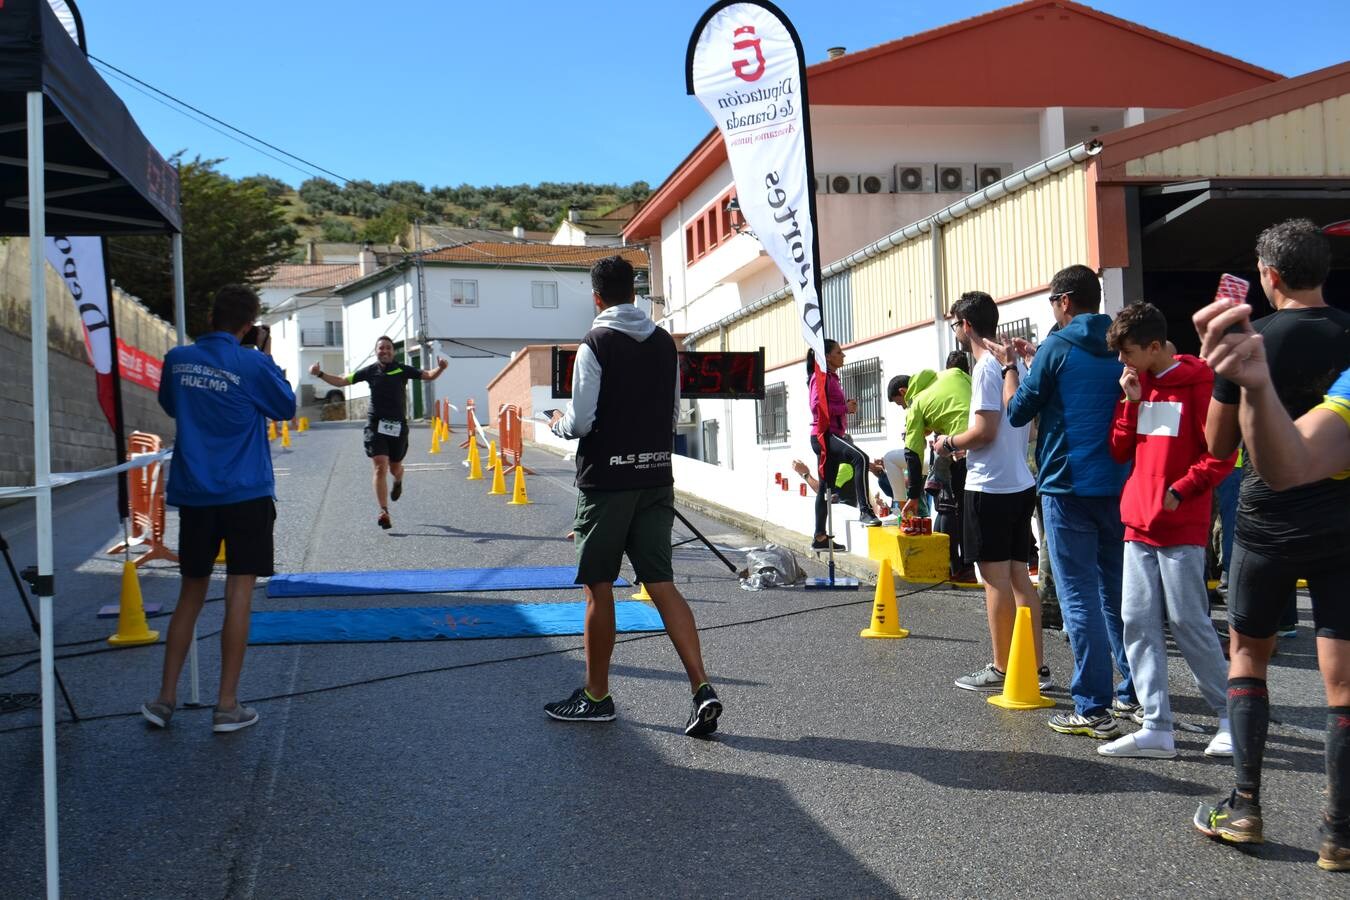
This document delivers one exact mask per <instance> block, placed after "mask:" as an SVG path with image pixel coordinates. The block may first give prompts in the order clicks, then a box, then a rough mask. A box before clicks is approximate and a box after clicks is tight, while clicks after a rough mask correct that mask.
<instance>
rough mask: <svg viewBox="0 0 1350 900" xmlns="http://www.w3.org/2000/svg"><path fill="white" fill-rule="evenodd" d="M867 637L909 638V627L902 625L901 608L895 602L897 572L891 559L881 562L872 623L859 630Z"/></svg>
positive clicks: (873, 603) (860, 634) (862, 635)
mask: <svg viewBox="0 0 1350 900" xmlns="http://www.w3.org/2000/svg"><path fill="white" fill-rule="evenodd" d="M858 637H865V638H907V637H909V629H907V628H901V627H900V610H899V609H897V607H896V603H895V573H893V572H892V571H891V564H890V561H889V560H883V561H882V563H881V574H880V575H879V576H877V592H876V597H875V599H874V600H873V601H872V624H871V625H869V626H868V627H867V628H864V629H863V630H862V631H860V632H858Z"/></svg>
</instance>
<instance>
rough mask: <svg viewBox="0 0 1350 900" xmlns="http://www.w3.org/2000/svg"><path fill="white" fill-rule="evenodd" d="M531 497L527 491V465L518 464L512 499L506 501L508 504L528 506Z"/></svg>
mask: <svg viewBox="0 0 1350 900" xmlns="http://www.w3.org/2000/svg"><path fill="white" fill-rule="evenodd" d="M529 502H530V498H529V496H528V495H526V493H525V467H524V466H516V481H515V484H513V485H512V491H511V499H510V500H508V501H506V503H507V505H508V506H526V505H528V504H529Z"/></svg>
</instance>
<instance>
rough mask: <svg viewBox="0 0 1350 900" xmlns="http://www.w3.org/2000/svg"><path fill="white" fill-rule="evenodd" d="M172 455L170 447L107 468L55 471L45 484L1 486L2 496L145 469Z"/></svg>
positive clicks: (34, 492) (29, 493) (27, 494)
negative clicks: (82, 470)
mask: <svg viewBox="0 0 1350 900" xmlns="http://www.w3.org/2000/svg"><path fill="white" fill-rule="evenodd" d="M171 456H173V448H172V447H169V448H167V449H165V450H160V451H159V452H158V453H137V454H135V455H134V456H133V457H132V459H131V460H130V461H128V462H124V463H122V464H121V465H117V466H109V467H108V468H106V469H91V470H89V471H87V472H53V473H52V476H51V479H50V480H49V481H48V482H47V483H46V484H45V485H43V484H35V485H28V486H25V487H7V488H0V498H7V497H36V496H37V495H38V493H39V492H40V491H43V490H46V489H47V488H55V487H64V486H65V485H68V484H76V483H77V482H81V481H89V480H90V479H93V478H103V477H105V476H108V475H117V474H118V473H120V472H129V471H131V470H132V469H143V468H145V467H146V466H148V465H150V464H151V463H155V462H159V461H160V460H164V459H168V458H169V457H171Z"/></svg>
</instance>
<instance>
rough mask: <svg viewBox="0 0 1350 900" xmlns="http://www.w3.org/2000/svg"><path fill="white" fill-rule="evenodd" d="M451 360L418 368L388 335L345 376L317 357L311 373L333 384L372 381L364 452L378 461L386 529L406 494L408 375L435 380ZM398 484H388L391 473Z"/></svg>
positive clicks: (382, 523)
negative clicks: (397, 354) (399, 355)
mask: <svg viewBox="0 0 1350 900" xmlns="http://www.w3.org/2000/svg"><path fill="white" fill-rule="evenodd" d="M447 365H449V364H448V363H447V362H446V361H445V357H441V359H440V362H439V363H437V365H436V368H434V369H414V368H412V367H411V366H407V365H404V364H403V363H401V362H397V361H396V360H395V359H394V342H393V340H392V339H390V337H389V336H388V335H380V336H379V337H378V338H376V339H375V362H373V363H371V364H370V365H368V366H365V367H364V368H360V369H357V370H356V371H355V372H352V373H351V374H349V375H346V376H340V375H333V374H331V373H328V372H325V371H323V369H321V368H320V367H319V364H318V363H315V364H314V365H312V366H310V367H309V374H311V375H313V376H314V377H315V378H318V379H320V380H321V381H323V382H324V383H325V384H331V385H332V386H333V387H346V386H347V385H349V384H356V383H357V382H358V381H364V382H366V383H367V384H369V385H370V407H369V410H368V412H367V418H366V427H365V430H364V432H363V433H362V437H363V440H364V443H365V447H366V456H368V457H369V458H370V462H371V465H372V466H373V467H374V470H375V471H374V482H375V502H376V503H378V504H379V506H380V514H379V516H378V517H377V518H376V519H375V523H376V524H377V525H379V526H380V527H381V528H383V529H384V530H385V531H388V530H389V529H390V528H392V527H393V524H394V523H393V520H392V519H390V518H389V503H390V502H392V501H396V500H398V498H399V497H401V496H403V458H404V457H405V456H407V455H408V412H407V396H406V395H407V390H406V385H407V384H408V382H409V381H435V380H436V379H437V378H440V377H441V373H442V372H444V371H445V368H446V366H447ZM391 474H392V475H393V476H394V486H393V489H392V490H391V489H390V487H389V476H390V475H391Z"/></svg>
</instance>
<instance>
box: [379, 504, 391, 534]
mask: <svg viewBox="0 0 1350 900" xmlns="http://www.w3.org/2000/svg"><path fill="white" fill-rule="evenodd" d="M375 522H376V524H378V525H379V526H380V527H381V528H383V529H384V530H385V531H388V530H389V529H390V528H393V527H394V521H393V519H390V518H389V510H387V509H382V510H380V517H379V518H378V519H376V520H375Z"/></svg>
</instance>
